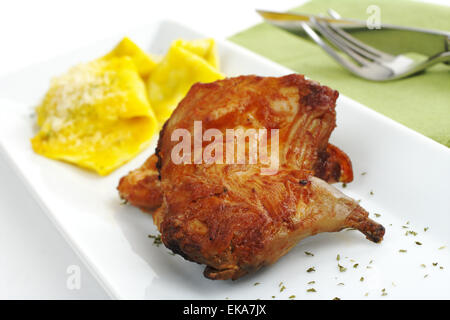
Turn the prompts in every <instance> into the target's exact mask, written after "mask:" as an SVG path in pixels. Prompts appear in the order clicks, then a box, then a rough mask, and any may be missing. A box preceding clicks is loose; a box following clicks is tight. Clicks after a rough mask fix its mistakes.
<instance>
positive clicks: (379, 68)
mask: <svg viewBox="0 0 450 320" xmlns="http://www.w3.org/2000/svg"><path fill="white" fill-rule="evenodd" d="M328 14H329V15H330V16H331V17H333V18H335V19H340V15H339V14H338V13H337V12H335V11H334V10H332V9H329V10H328ZM310 23H311V25H312V26H313V27H314V28H315V29H316V30H318V31H320V33H321V34H322V36H323V37H324V38H325V39H327V40H328V41H329V42H330V43H332V44H333V45H334V46H336V47H337V48H339V49H340V50H341V51H342V52H344V53H346V54H347V55H348V56H349V57H350V58H351V59H353V60H354V62H356V63H354V62H351V61H349V60H347V59H344V58H343V57H342V56H340V55H339V54H338V53H337V51H336V50H335V49H334V48H332V47H331V46H329V45H328V44H327V43H326V42H325V41H324V40H323V39H322V37H320V36H319V34H318V33H317V32H316V31H314V30H313V29H312V28H311V27H310V26H309V25H308V24H307V23H306V22H302V23H301V25H302V27H303V29H304V30H305V32H306V33H307V34H308V36H309V37H310V38H311V39H312V40H313V41H314V42H315V43H316V44H318V45H319V46H320V47H321V48H322V49H324V50H325V52H327V53H328V54H329V55H330V56H331V57H332V58H333V59H335V60H336V61H337V62H338V63H339V64H341V65H342V66H343V67H345V68H346V69H348V70H349V71H350V72H352V73H354V74H355V75H357V76H360V77H362V78H364V79H368V80H374V81H386V80H394V79H399V78H404V77H407V76H410V75H413V74H416V73H418V72H420V71H423V70H424V69H426V68H428V67H430V66H432V65H435V64H437V63H440V62H449V61H450V51H444V52H441V53H439V54H437V55H434V56H432V57H429V58H428V59H426V60H425V61H422V62H414V60H412V59H410V58H408V57H406V56H404V55H396V56H394V55H391V54H388V53H386V52H383V51H380V50H377V49H375V48H374V47H371V46H369V45H367V44H365V43H362V42H361V41H359V40H357V39H356V38H354V37H352V36H351V35H350V34H348V33H347V32H345V31H344V30H342V29H340V28H338V27H336V26H333V25H331V24H330V23H328V22H326V21H325V20H320V19H315V18H314V17H311V19H310Z"/></svg>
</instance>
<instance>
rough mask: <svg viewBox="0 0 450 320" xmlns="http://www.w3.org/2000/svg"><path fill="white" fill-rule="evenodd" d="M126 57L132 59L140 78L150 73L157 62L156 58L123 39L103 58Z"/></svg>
mask: <svg viewBox="0 0 450 320" xmlns="http://www.w3.org/2000/svg"><path fill="white" fill-rule="evenodd" d="M124 56H128V57H130V58H131V59H133V62H134V64H135V65H136V68H137V69H138V72H139V75H140V76H141V77H142V78H146V77H147V76H148V75H149V74H150V72H151V71H152V70H153V69H154V68H155V66H156V64H157V62H156V58H154V57H152V56H150V55H149V54H147V53H146V52H144V51H142V49H141V48H139V47H138V46H137V45H136V44H135V43H134V42H133V41H131V40H130V39H129V38H127V37H125V38H123V39H122V41H120V42H119V44H117V46H116V47H115V48H114V49H113V50H112V51H111V52H109V53H108V54H106V55H105V56H104V57H103V58H106V59H108V58H112V57H124Z"/></svg>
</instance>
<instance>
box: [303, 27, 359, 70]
mask: <svg viewBox="0 0 450 320" xmlns="http://www.w3.org/2000/svg"><path fill="white" fill-rule="evenodd" d="M312 19H314V18H312ZM311 23H313V24H314V21H311ZM301 26H302V27H303V30H305V32H306V34H307V35H308V36H309V37H310V38H311V39H312V40H313V41H314V42H315V43H316V44H317V45H318V46H320V47H321V48H322V49H323V50H324V51H325V52H326V53H328V54H329V55H330V56H331V57H332V58H333V59H334V60H336V61H337V62H338V63H339V64H340V65H342V66H343V67H345V68H347V69H348V70H349V71H350V72H353V73H354V74H356V75H359V76H361V77H363V78H365V75H364V74H363V73H362V72H361V70H360V67H359V66H357V65H356V64H354V63H352V62H350V61H348V60H346V59H343V58H342V57H341V56H340V55H339V54H337V52H336V51H335V50H334V49H333V48H331V47H330V46H329V45H328V44H326V43H325V41H323V40H322V38H321V37H320V36H319V35H318V34H317V33H316V32H315V31H314V30H313V29H312V28H311V27H310V26H309V25H308V24H307V23H306V22H302V23H301Z"/></svg>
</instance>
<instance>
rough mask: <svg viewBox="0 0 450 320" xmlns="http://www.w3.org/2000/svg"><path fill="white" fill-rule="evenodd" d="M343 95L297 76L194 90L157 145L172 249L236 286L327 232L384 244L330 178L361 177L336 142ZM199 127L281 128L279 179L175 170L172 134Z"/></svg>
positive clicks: (164, 229) (251, 169) (163, 228)
mask: <svg viewBox="0 0 450 320" xmlns="http://www.w3.org/2000/svg"><path fill="white" fill-rule="evenodd" d="M337 97H338V93H337V92H336V91H334V90H331V89H330V88H327V87H324V86H320V85H319V84H317V83H314V82H311V81H307V80H305V79H304V78H303V76H301V75H295V74H293V75H289V76H285V77H280V78H273V77H257V76H242V77H237V78H229V79H225V80H221V81H216V82H214V83H210V84H196V85H194V86H193V87H192V88H191V90H190V91H189V93H188V95H187V96H186V97H185V98H184V100H183V101H182V102H181V103H180V104H179V105H178V107H177V109H176V110H175V111H174V113H173V115H172V116H171V118H170V119H169V120H168V121H167V123H166V124H165V126H164V128H163V130H162V131H161V134H160V139H159V142H158V147H157V156H158V158H159V161H158V163H157V167H158V169H159V174H160V178H161V190H162V194H163V201H162V206H161V207H160V208H159V209H158V210H157V211H156V212H155V213H154V214H153V218H154V222H155V224H156V225H157V226H158V228H159V230H160V232H161V235H162V240H163V242H164V244H165V245H166V246H167V247H168V248H170V249H171V250H172V251H174V252H175V253H178V254H180V255H182V256H183V257H184V258H186V259H188V260H191V261H195V262H198V263H202V264H205V265H207V267H206V269H205V272H204V274H205V276H206V277H208V278H211V279H237V278H239V277H241V276H243V275H245V274H247V273H249V272H252V271H255V270H257V269H259V268H261V267H262V266H264V265H268V264H271V263H273V262H275V261H277V260H278V259H279V258H280V257H281V256H283V255H284V254H285V253H287V252H288V251H289V250H290V249H291V248H292V247H293V246H295V245H296V244H297V243H298V242H299V241H300V240H302V239H303V238H305V237H308V236H311V235H314V234H317V233H319V232H332V231H339V230H341V229H343V228H346V227H352V228H356V229H358V230H360V231H361V232H363V233H364V234H365V235H366V237H367V238H368V239H369V240H372V241H374V242H379V241H381V240H382V237H383V235H384V228H383V227H382V226H381V225H379V224H377V223H376V222H374V221H372V220H370V219H369V218H368V214H367V212H366V211H365V210H364V209H363V208H361V207H360V206H359V205H358V203H357V202H355V201H354V200H352V199H350V198H348V197H346V196H345V195H344V194H342V193H341V192H339V191H338V190H337V189H335V188H334V187H332V186H331V185H329V184H328V183H326V182H325V181H324V180H322V179H325V180H326V181H329V182H335V181H351V180H352V178H353V177H352V170H351V162H350V160H349V158H348V157H347V155H345V153H343V152H342V151H341V150H339V149H338V148H336V147H334V146H332V145H329V144H328V139H329V137H330V134H331V132H332V130H333V129H334V127H335V110H334V108H335V101H336V99H337ZM194 120H202V125H203V130H204V131H205V130H207V129H208V128H216V129H219V130H220V131H221V132H223V133H225V130H226V129H233V128H237V127H240V128H244V129H246V128H256V129H257V128H267V129H272V128H276V129H279V130H280V131H279V133H280V134H279V141H280V147H279V155H280V157H279V161H280V167H279V170H278V172H277V173H276V174H274V175H261V174H260V173H261V167H262V166H263V165H262V164H252V165H250V164H242V165H237V164H212V165H211V164H210V165H206V164H197V165H194V164H187V165H176V164H174V163H173V162H172V161H171V150H172V148H173V147H174V145H175V144H177V143H178V142H177V141H171V134H172V132H173V131H174V130H175V129H177V128H184V129H187V130H188V131H189V132H191V134H193V124H194ZM268 144H269V145H270V141H269V142H268ZM206 145H207V143H205V144H204V147H205V146H206ZM125 179H128V178H125ZM122 181H123V180H122ZM121 183H123V182H121ZM119 189H120V186H119ZM131 189H133V188H131ZM122 190H123V188H122ZM121 194H122V193H121ZM131 194H132V192H131V193H128V197H129V196H130V195H131ZM122 196H123V194H122ZM130 202H132V201H130ZM132 203H133V202H132ZM141 206H142V202H141Z"/></svg>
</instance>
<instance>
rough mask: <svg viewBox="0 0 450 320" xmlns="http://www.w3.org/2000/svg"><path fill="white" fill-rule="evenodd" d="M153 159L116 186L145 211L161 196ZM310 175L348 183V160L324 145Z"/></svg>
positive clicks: (157, 204) (156, 204)
mask: <svg viewBox="0 0 450 320" xmlns="http://www.w3.org/2000/svg"><path fill="white" fill-rule="evenodd" d="M321 156H322V158H321ZM157 160H158V158H157V157H156V155H152V156H151V157H149V158H148V159H147V161H146V162H145V163H144V164H143V165H142V166H141V167H140V168H138V169H136V170H133V171H131V172H130V173H129V174H128V175H126V176H124V177H122V178H121V179H120V182H119V186H118V187H117V189H118V190H119V194H120V197H121V198H122V199H125V200H126V201H127V202H128V203H130V204H131V205H133V206H136V207H139V208H141V209H142V210H144V211H146V212H149V213H152V211H153V210H155V209H157V208H159V207H160V206H161V204H162V199H163V197H162V190H161V183H160V181H159V179H158V177H159V172H158V169H157V168H156V163H157ZM314 175H315V176H316V177H318V178H321V179H323V180H325V181H327V182H328V183H333V182H346V183H348V182H351V181H353V170H352V163H351V161H350V158H349V157H348V156H347V155H346V154H345V153H344V152H343V151H342V150H340V149H339V148H338V147H336V146H334V145H332V144H328V146H327V149H326V152H322V153H321V154H319V161H317V164H316V166H315V169H314Z"/></svg>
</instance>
